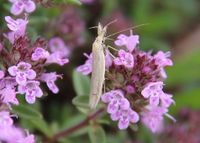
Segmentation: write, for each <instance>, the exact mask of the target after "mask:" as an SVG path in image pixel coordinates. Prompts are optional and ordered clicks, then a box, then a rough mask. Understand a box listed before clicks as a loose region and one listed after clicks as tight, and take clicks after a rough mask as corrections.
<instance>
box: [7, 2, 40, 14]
mask: <svg viewBox="0 0 200 143" xmlns="http://www.w3.org/2000/svg"><path fill="white" fill-rule="evenodd" d="M9 1H10V2H11V3H12V7H11V9H10V12H11V13H12V14H14V15H19V14H21V13H22V12H23V11H26V12H27V13H31V12H33V11H34V10H35V9H36V5H35V3H34V2H33V1H32V0H9Z"/></svg>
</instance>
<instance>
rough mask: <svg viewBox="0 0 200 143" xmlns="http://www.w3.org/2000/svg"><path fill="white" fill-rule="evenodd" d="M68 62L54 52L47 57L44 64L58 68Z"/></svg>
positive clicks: (58, 53)
mask: <svg viewBox="0 0 200 143" xmlns="http://www.w3.org/2000/svg"><path fill="white" fill-rule="evenodd" d="M68 62H69V59H68V58H64V57H63V56H62V54H60V52H55V53H52V54H50V56H48V57H47V61H46V64H53V63H54V64H58V65H60V66H63V65H65V64H67V63H68Z"/></svg>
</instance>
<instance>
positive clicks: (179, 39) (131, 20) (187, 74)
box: [0, 0, 200, 143]
mask: <svg viewBox="0 0 200 143" xmlns="http://www.w3.org/2000/svg"><path fill="white" fill-rule="evenodd" d="M9 8H10V4H9V3H8V2H7V1H2V2H1V5H0V10H1V13H0V19H1V22H0V27H1V29H0V33H1V35H2V33H4V32H6V25H5V22H4V16H6V15H10V13H9ZM29 19H30V22H29V26H28V35H30V37H32V40H33V41H34V40H35V39H36V38H37V37H39V35H41V36H43V37H45V38H46V39H50V38H51V37H55V36H59V37H61V38H63V39H64V40H65V43H66V44H67V45H68V46H69V48H70V49H71V56H70V64H68V65H66V66H64V67H63V68H60V67H57V66H52V67H49V70H51V69H56V70H57V71H58V72H59V73H63V74H64V79H63V80H60V81H59V83H58V85H59V88H60V93H59V95H52V93H50V92H49V93H48V96H47V97H45V98H43V99H42V100H41V101H40V102H37V103H36V104H34V105H27V104H26V103H24V105H23V106H21V107H18V108H16V109H15V112H19V111H20V115H19V116H20V117H21V120H20V123H21V125H22V126H24V127H25V128H28V129H31V130H32V131H33V132H34V133H35V134H38V137H39V138H38V142H40V141H39V140H40V137H42V136H43V135H46V136H51V135H52V134H54V133H56V132H58V131H60V130H62V129H65V128H66V127H70V126H72V125H75V124H76V123H78V122H80V121H81V120H83V119H84V118H85V117H86V116H87V115H86V114H84V113H82V112H79V110H77V108H75V106H74V105H73V104H72V99H73V98H74V97H76V96H77V94H79V93H85V94H87V89H88V86H89V80H88V78H86V77H82V76H81V75H79V74H77V73H76V72H74V69H75V68H76V67H77V66H78V65H80V64H83V63H84V60H85V57H84V56H83V55H82V54H83V53H84V52H86V53H89V52H90V51H91V44H92V42H93V40H94V38H95V36H96V30H95V29H89V27H92V26H95V25H97V23H98V22H101V23H103V24H106V23H108V22H110V21H112V20H114V19H117V20H118V21H117V22H116V23H114V24H112V26H110V27H109V31H108V34H109V33H113V32H117V31H120V30H122V29H125V28H128V27H131V26H136V25H140V24H147V23H148V25H145V26H142V27H140V28H138V29H135V30H134V33H135V34H139V35H140V48H141V49H142V50H145V51H148V50H152V51H153V52H156V51H158V50H164V51H171V52H172V58H173V61H174V66H173V67H169V68H168V69H167V75H168V78H167V81H166V82H165V83H166V86H165V90H166V91H167V92H168V93H172V94H173V95H174V99H175V101H176V105H174V106H173V107H172V108H171V109H170V114H171V115H173V116H174V117H175V118H176V119H177V123H175V124H176V125H174V123H171V122H169V123H168V122H167V123H166V126H167V125H171V126H173V125H174V126H176V127H177V128H181V127H182V126H183V127H185V126H187V128H186V129H185V128H184V129H183V130H184V133H186V134H185V135H188V134H187V132H189V131H190V130H187V129H188V128H190V127H191V126H192V129H193V127H194V128H195V125H193V124H198V125H200V123H199V122H198V123H196V122H195V121H193V120H194V119H193V118H191V119H190V116H192V115H193V114H195V119H196V118H197V121H198V120H199V121H200V114H199V110H200V1H199V0H91V2H89V3H84V0H82V4H81V3H80V2H79V1H78V0H54V1H51V0H45V1H41V3H38V8H37V10H36V12H34V13H33V14H31V15H30V16H29ZM82 85H84V86H82ZM21 100H22V102H23V99H21ZM73 101H74V100H73ZM73 103H74V104H76V105H77V103H76V100H75V101H74V102H73ZM78 106H79V105H78ZM80 106H81V107H82V106H85V105H80ZM19 108H20V109H19ZM21 111H23V112H21ZM81 111H83V110H81ZM27 112H29V113H30V116H28V117H27V116H26V114H27ZM39 112H42V115H41V114H40V113H39ZM182 114H184V116H183V115H182ZM185 114H187V116H188V118H186V117H185V116H186V115H185ZM41 116H43V117H41ZM192 117H193V116H192ZM98 122H99V123H102V124H103V128H101V127H100V126H99V125H97V126H95V129H96V130H95V131H94V130H93V127H91V126H89V127H86V128H84V129H81V130H80V131H79V132H76V133H75V134H72V135H70V136H69V137H68V138H64V139H63V140H61V141H60V142H65V143H89V142H91V143H104V142H105V143H154V142H162V140H161V139H162V138H161V137H162V136H165V137H166V136H168V137H169V138H173V139H172V140H169V138H166V142H168V143H183V142H181V141H182V140H181V136H183V135H184V133H182V134H181V133H180V134H178V135H177V136H178V139H177V138H176V137H174V136H173V135H171V134H174V133H173V131H171V134H170V133H169V135H168V134H165V133H164V134H165V135H163V134H161V135H159V134H158V135H152V134H151V133H150V132H149V131H148V130H147V129H145V128H144V127H142V126H139V127H133V129H128V130H127V131H118V130H117V128H116V126H112V127H111V126H108V124H110V122H109V121H108V120H106V117H105V119H104V118H103V119H101V120H99V121H98ZM172 124H173V125H172ZM91 128H92V129H91ZM136 128H138V131H134V130H136ZM103 130H105V131H106V133H105V132H104V131H103ZM172 130H173V129H172ZM174 130H175V129H174ZM192 131H193V132H194V129H193V130H192ZM177 132H178V131H177ZM88 133H89V136H88ZM105 134H106V135H105ZM199 135H200V129H196V130H195V133H193V134H192V135H191V136H190V137H189V138H191V140H185V142H184V143H199V142H198V141H200V140H198V141H197V140H192V139H193V138H198V139H199V137H198V136H199ZM195 141H197V142H195ZM163 142H164V141H163Z"/></svg>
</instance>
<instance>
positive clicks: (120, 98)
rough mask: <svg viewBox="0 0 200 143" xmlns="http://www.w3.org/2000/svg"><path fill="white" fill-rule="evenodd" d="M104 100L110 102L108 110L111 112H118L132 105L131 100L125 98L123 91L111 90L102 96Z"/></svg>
mask: <svg viewBox="0 0 200 143" xmlns="http://www.w3.org/2000/svg"><path fill="white" fill-rule="evenodd" d="M101 99H102V101H103V102H105V103H108V108H107V112H108V113H110V114H114V113H116V112H117V111H118V110H119V109H123V110H125V109H128V108H129V107H130V103H129V101H128V100H127V99H126V98H124V95H123V93H122V91H120V90H111V91H109V92H106V93H105V94H103V95H102V96H101Z"/></svg>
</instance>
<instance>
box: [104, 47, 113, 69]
mask: <svg viewBox="0 0 200 143" xmlns="http://www.w3.org/2000/svg"><path fill="white" fill-rule="evenodd" d="M105 53H106V55H105V60H106V68H107V69H109V67H110V66H111V65H112V62H113V60H112V57H111V56H110V54H111V53H110V51H109V50H108V49H106V50H105Z"/></svg>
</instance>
